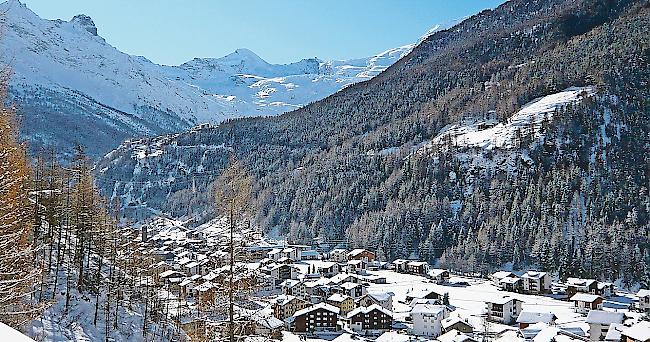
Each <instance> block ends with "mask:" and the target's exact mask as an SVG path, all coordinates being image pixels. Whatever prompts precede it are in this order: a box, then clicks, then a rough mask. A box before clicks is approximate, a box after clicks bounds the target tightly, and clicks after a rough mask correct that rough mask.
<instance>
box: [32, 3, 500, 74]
mask: <svg viewBox="0 0 650 342" xmlns="http://www.w3.org/2000/svg"><path fill="white" fill-rule="evenodd" d="M21 1H22V2H24V3H26V4H27V6H28V7H29V8H31V9H32V10H33V11H34V12H36V14H38V15H39V16H41V17H43V18H47V19H64V20H69V19H70V18H71V17H72V16H74V15H75V14H79V13H83V14H87V15H89V16H91V17H92V18H93V20H94V22H95V25H96V26H97V29H98V31H99V34H100V35H101V36H102V37H104V38H106V40H107V41H108V42H109V43H110V44H112V45H114V46H115V47H117V48H118V49H120V50H122V51H124V52H127V53H130V54H135V55H142V56H145V57H147V58H149V59H151V60H152V61H154V62H157V63H162V64H171V65H175V64H180V63H183V62H185V61H188V60H190V59H192V58H194V57H221V56H223V55H226V54H228V53H230V52H232V51H234V50H235V49H237V48H248V49H251V50H252V51H254V52H255V53H257V54H258V55H260V57H262V58H264V59H265V60H267V61H269V62H271V63H288V62H292V61H296V60H299V59H301V58H309V57H319V58H322V59H349V58H355V57H365V56H370V55H373V54H375V53H378V52H381V51H384V50H386V49H388V48H392V47H397V46H401V45H406V44H409V43H411V42H414V41H416V40H417V39H418V38H419V37H420V36H421V35H422V34H424V33H425V32H426V31H427V30H429V28H431V27H432V26H434V25H435V24H439V23H448V22H450V21H452V20H455V19H459V18H463V17H466V16H469V15H472V14H474V13H477V12H479V11H480V10H482V9H485V8H494V7H496V6H497V5H499V4H500V3H503V2H504V1H503V0H453V1H449V0H392V1H389V0H231V1H226V0H191V1H190V0H187V1H179V0H176V1H172V0H110V1H107V0H56V1H53V0H21Z"/></svg>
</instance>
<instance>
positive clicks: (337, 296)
mask: <svg viewBox="0 0 650 342" xmlns="http://www.w3.org/2000/svg"><path fill="white" fill-rule="evenodd" d="M348 298H350V299H351V298H352V297H350V296H347V295H342V294H340V293H335V294H333V295H331V296H329V297H327V300H329V301H332V302H337V303H340V302H342V301H344V300H347V299H348Z"/></svg>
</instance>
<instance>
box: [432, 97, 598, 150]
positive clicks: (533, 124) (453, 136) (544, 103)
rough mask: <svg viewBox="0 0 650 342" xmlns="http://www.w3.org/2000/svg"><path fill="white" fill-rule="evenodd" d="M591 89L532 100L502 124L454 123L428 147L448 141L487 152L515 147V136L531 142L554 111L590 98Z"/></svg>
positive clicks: (489, 122) (491, 122) (492, 121)
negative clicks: (529, 139) (528, 138)
mask: <svg viewBox="0 0 650 342" xmlns="http://www.w3.org/2000/svg"><path fill="white" fill-rule="evenodd" d="M594 93H595V90H594V88H593V87H572V88H568V89H566V90H564V91H561V92H559V93H555V94H550V95H547V96H544V97H541V98H538V99H535V100H533V101H531V102H530V103H528V104H526V105H525V106H524V107H523V108H522V109H521V110H519V111H518V112H517V113H515V114H514V115H513V116H512V117H510V118H509V119H508V121H507V122H505V123H498V124H497V123H496V122H495V121H494V120H488V121H480V122H470V123H461V124H454V125H450V126H447V127H445V128H443V130H442V132H441V133H440V134H438V135H437V136H436V137H435V138H434V139H433V140H432V141H431V143H430V144H429V145H428V146H430V145H431V144H436V145H440V144H444V143H446V142H451V143H453V144H454V145H455V146H458V147H478V148H483V149H486V150H491V149H494V148H512V147H515V140H516V137H517V135H518V134H521V135H530V136H531V137H532V138H533V139H537V138H540V137H541V135H542V134H543V132H542V130H541V125H542V123H543V122H544V121H548V120H550V119H551V118H552V117H553V113H554V112H555V111H556V110H557V109H561V108H562V107H565V106H566V105H568V104H570V103H574V102H578V101H580V99H581V98H583V97H588V96H592V95H593V94H594Z"/></svg>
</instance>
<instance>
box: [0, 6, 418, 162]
mask: <svg viewBox="0 0 650 342" xmlns="http://www.w3.org/2000/svg"><path fill="white" fill-rule="evenodd" d="M0 10H2V12H3V13H5V15H4V18H3V26H4V27H5V28H6V30H5V34H4V35H3V36H2V37H0V48H2V51H3V54H2V55H0V60H1V61H2V63H3V64H5V65H10V66H11V67H12V68H13V77H12V79H11V82H10V88H9V95H10V101H13V102H19V101H18V100H20V103H21V106H23V107H24V108H22V109H21V108H18V114H19V116H20V117H22V119H23V120H24V121H25V122H33V124H30V127H26V128H25V127H24V129H23V136H24V137H25V138H26V139H27V140H28V141H29V142H30V143H31V147H32V148H31V150H32V152H35V151H36V150H38V149H40V148H43V147H53V148H55V149H57V150H59V152H60V153H67V152H69V151H72V147H73V146H74V144H76V143H81V144H82V145H84V146H86V148H87V150H88V152H89V154H90V155H92V156H100V155H103V154H105V153H106V152H108V151H109V150H110V149H112V148H114V147H115V146H117V145H118V144H119V143H120V142H121V141H123V140H124V139H127V138H132V137H139V136H140V137H141V136H155V135H158V134H164V133H170V132H178V131H182V130H184V129H188V128H190V127H192V126H194V125H196V124H199V123H219V122H222V121H224V120H227V119H231V118H236V117H247V116H272V115H278V114H281V113H283V112H287V111H290V110H293V109H296V108H300V107H302V106H304V105H306V104H308V103H311V102H314V101H317V100H320V99H322V98H324V97H326V96H328V95H330V94H332V93H335V92H337V91H339V90H340V89H342V88H345V87H346V86H348V85H350V84H353V83H356V82H359V81H363V80H367V79H369V78H371V77H374V76H376V75H377V74H379V73H380V72H381V71H383V70H384V69H385V68H387V67H388V66H389V65H390V64H392V63H394V62H395V61H396V60H397V59H399V58H400V57H401V56H403V55H404V54H405V53H407V52H408V51H410V49H412V47H413V45H407V46H403V47H399V48H396V49H391V50H388V51H387V52H386V53H380V54H378V55H377V56H371V57H367V58H361V59H355V60H351V61H322V60H320V59H317V58H310V59H303V60H300V61H298V62H294V63H289V64H270V63H268V62H266V61H264V60H263V59H262V58H260V57H259V56H257V55H256V54H255V53H253V52H252V51H250V50H248V49H244V48H242V49H237V50H236V51H234V52H232V53H231V54H228V55H226V56H224V57H220V58H195V59H193V60H190V61H187V62H185V63H183V64H181V65H178V66H165V65H158V64H155V63H153V62H151V61H150V60H148V59H147V58H146V57H142V56H132V55H128V54H125V53H122V52H121V51H119V50H118V49H116V48H115V47H113V46H111V45H110V44H108V43H107V42H106V41H105V40H104V39H103V38H102V37H101V35H99V34H98V32H97V31H98V30H97V27H96V26H95V25H94V23H93V21H92V18H90V17H88V16H86V15H83V14H80V15H76V16H74V17H73V18H72V19H70V20H69V21H64V20H60V19H57V20H46V19H41V18H40V17H38V15H36V14H35V13H34V12H32V11H31V10H30V9H29V8H28V7H27V6H26V5H24V4H22V3H21V2H20V1H17V0H11V1H7V2H4V3H2V4H0ZM99 33H101V32H99ZM45 94H47V95H45ZM79 95H82V96H79ZM46 98H49V99H51V101H49V102H51V103H48V100H47V99H46ZM70 99H74V100H72V101H71V100H70ZM83 99H87V100H83ZM107 111H108V112H107ZM38 112H40V113H38ZM124 113H128V116H125V115H124ZM47 116H52V117H56V118H57V119H58V120H57V121H55V122H52V121H48V120H46V119H45V118H46V117H47ZM133 119H137V121H138V123H134V122H132V121H133ZM83 120H85V123H84V124H81V123H77V122H76V121H83ZM53 123H54V125H52V124H53ZM59 123H60V125H59ZM64 126H65V127H73V129H74V130H78V131H82V132H83V133H84V134H85V135H88V134H89V133H90V132H89V131H88V126H91V127H94V128H96V130H99V131H105V134H104V138H103V139H99V141H100V142H98V141H94V140H93V139H88V138H83V139H79V140H78V141H74V142H73V141H70V140H71V138H70V137H69V136H67V135H66V132H62V131H61V130H62V129H63V127H64ZM48 128H53V129H48Z"/></svg>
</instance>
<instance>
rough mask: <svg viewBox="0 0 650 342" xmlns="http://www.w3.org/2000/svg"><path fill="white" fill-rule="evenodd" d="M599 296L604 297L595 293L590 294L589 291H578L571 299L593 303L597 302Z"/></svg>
mask: <svg viewBox="0 0 650 342" xmlns="http://www.w3.org/2000/svg"><path fill="white" fill-rule="evenodd" d="M598 298H602V297H600V296H598V295H593V294H588V293H576V294H574V295H573V297H571V299H569V300H571V301H579V302H587V303H593V302H595V301H596V300H597V299H598Z"/></svg>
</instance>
